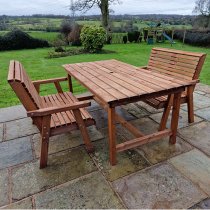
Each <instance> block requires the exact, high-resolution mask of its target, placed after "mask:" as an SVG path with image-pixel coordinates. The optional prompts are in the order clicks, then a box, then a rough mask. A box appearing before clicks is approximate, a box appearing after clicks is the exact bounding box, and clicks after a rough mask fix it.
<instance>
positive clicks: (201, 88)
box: [195, 83, 210, 94]
mask: <svg viewBox="0 0 210 210" xmlns="http://www.w3.org/2000/svg"><path fill="white" fill-rule="evenodd" d="M197 90H198V91H202V92H204V93H209V94H210V86H209V85H205V84H202V83H198V84H197V85H196V86H195V91H197Z"/></svg>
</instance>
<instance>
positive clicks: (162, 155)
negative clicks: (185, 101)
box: [0, 84, 210, 209]
mask: <svg viewBox="0 0 210 210" xmlns="http://www.w3.org/2000/svg"><path fill="white" fill-rule="evenodd" d="M194 99H195V114H196V117H195V123H193V124H191V125H189V124H188V121H187V112H186V106H185V105H183V106H182V107H181V114H180V119H179V130H178V131H179V132H178V138H177V144H176V145H170V144H169V143H168V138H165V139H162V140H160V141H157V142H153V143H149V144H147V145H144V146H141V147H139V148H136V149H135V150H129V151H127V152H122V153H118V155H117V158H118V164H117V165H116V166H114V167H111V166H110V165H109V162H108V142H107V141H108V136H107V133H108V132H107V116H106V113H105V112H104V111H103V110H102V109H101V108H100V107H99V106H98V105H97V104H96V103H92V106H91V107H90V108H89V111H90V112H91V114H92V115H93V117H94V118H95V119H96V122H97V128H96V127H95V126H93V127H90V128H89V133H90V137H91V140H92V141H93V142H94V146H95V149H96V151H95V153H94V154H92V155H88V154H87V153H86V151H85V150H84V148H83V145H82V140H81V136H80V132H78V131H76V132H72V133H68V134H63V135H60V136H55V137H53V138H51V140H50V147H49V164H48V167H47V168H46V169H43V170H40V169H39V140H40V135H39V132H38V130H37V129H36V127H35V126H33V125H32V123H31V119H30V118H27V117H26V113H25V110H24V108H23V107H22V106H14V107H9V108H3V109H0V206H1V208H10V209H11V208H19V209H32V208H34V209H35V208H37V209H38V208H45V209H46V208H159V209H160V208H210V122H209V121H210V87H209V86H207V85H202V84H199V85H198V86H197V88H196V91H195V94H194ZM118 112H119V114H121V115H122V116H123V117H124V118H126V119H127V120H129V121H130V122H132V123H133V124H134V125H135V126H137V127H138V128H139V129H140V130H141V131H143V132H144V133H147V134H148V133H151V132H153V131H154V129H157V127H158V122H159V121H160V117H161V110H159V111H157V110H155V109H153V108H151V107H149V106H147V105H145V104H144V103H141V102H140V103H135V104H130V105H128V106H123V107H122V108H121V109H118ZM129 138H133V137H132V135H131V134H130V133H129V132H127V131H126V130H124V129H123V128H122V127H121V126H119V125H118V126H117V140H118V141H119V142H122V141H125V140H126V139H129Z"/></svg>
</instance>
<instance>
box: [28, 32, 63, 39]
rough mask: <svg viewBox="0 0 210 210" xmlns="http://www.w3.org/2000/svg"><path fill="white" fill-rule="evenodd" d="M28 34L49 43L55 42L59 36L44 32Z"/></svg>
mask: <svg viewBox="0 0 210 210" xmlns="http://www.w3.org/2000/svg"><path fill="white" fill-rule="evenodd" d="M27 33H28V34H29V35H30V36H32V37H34V38H36V39H44V40H47V41H48V42H52V41H54V40H55V39H56V38H57V36H58V34H59V33H58V32H44V31H27Z"/></svg>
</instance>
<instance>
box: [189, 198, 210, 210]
mask: <svg viewBox="0 0 210 210" xmlns="http://www.w3.org/2000/svg"><path fill="white" fill-rule="evenodd" d="M190 209H210V198H206V199H204V200H203V201H201V202H199V203H198V204H196V205H194V206H192V207H191V208H190Z"/></svg>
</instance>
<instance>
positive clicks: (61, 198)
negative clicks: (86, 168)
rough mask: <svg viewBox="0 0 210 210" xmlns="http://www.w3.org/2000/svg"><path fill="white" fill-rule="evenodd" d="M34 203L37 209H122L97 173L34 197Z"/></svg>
mask: <svg viewBox="0 0 210 210" xmlns="http://www.w3.org/2000/svg"><path fill="white" fill-rule="evenodd" d="M35 203H36V208H38V209H43V208H44V209H48V208H50V209H121V208H124V207H123V206H122V204H121V203H120V201H119V200H118V198H117V196H116V195H115V194H114V192H113V191H112V189H111V188H110V186H109V185H108V184H107V182H106V181H105V179H104V177H103V176H102V175H101V174H100V173H99V172H94V173H92V174H89V175H87V176H85V177H82V178H80V179H77V180H73V181H71V182H68V183H66V184H65V185H63V186H61V187H59V188H55V189H52V190H47V191H45V192H44V193H41V194H39V195H36V196H35Z"/></svg>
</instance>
